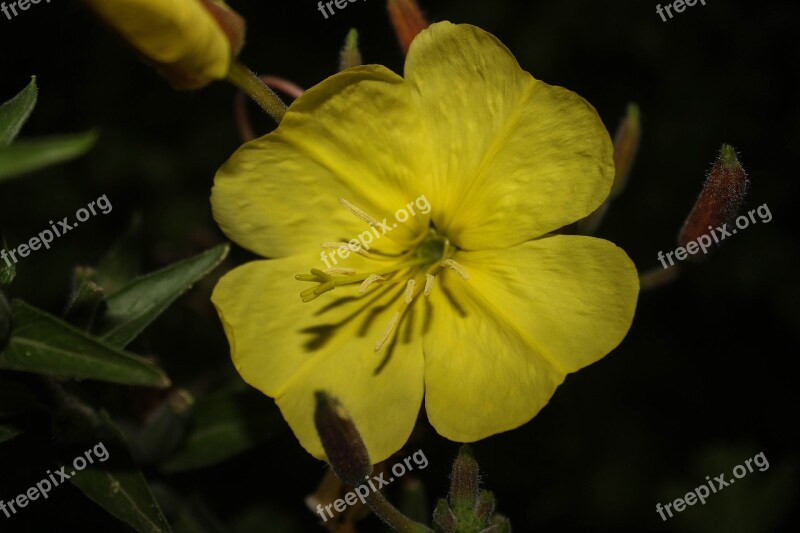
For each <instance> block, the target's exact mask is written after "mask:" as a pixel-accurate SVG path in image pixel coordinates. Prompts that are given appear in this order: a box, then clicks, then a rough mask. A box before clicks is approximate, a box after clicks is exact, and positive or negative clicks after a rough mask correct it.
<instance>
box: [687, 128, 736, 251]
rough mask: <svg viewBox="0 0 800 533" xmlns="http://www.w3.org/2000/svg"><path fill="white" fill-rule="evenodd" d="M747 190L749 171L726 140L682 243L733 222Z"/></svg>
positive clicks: (695, 205) (688, 220) (690, 217)
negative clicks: (746, 171) (746, 170)
mask: <svg viewBox="0 0 800 533" xmlns="http://www.w3.org/2000/svg"><path fill="white" fill-rule="evenodd" d="M746 194H747V174H746V173H745V171H744V168H742V165H741V164H739V161H738V159H737V158H736V152H735V151H734V149H733V147H731V146H730V145H727V144H723V145H722V149H721V150H720V154H719V157H718V158H717V161H716V162H715V163H714V166H713V167H712V168H711V172H710V173H709V175H708V178H707V179H706V182H705V185H704V186H703V190H702V191H701V192H700V196H699V197H698V198H697V202H695V204H694V208H692V211H691V212H690V213H689V216H688V217H687V218H686V222H684V224H683V228H682V229H681V232H680V234H679V236H678V244H680V245H681V246H684V247H685V246H686V244H687V243H689V242H691V241H694V240H697V239H698V238H699V237H701V236H703V235H706V234H708V233H709V232H710V231H712V229H716V228H717V227H720V226H722V225H723V224H731V223H732V222H733V219H734V218H735V217H736V214H737V213H738V212H739V208H740V207H741V205H742V202H743V201H744V197H745V195H746ZM709 226H710V227H711V229H709ZM690 257H691V256H690ZM697 257H701V256H699V255H698V256H697Z"/></svg>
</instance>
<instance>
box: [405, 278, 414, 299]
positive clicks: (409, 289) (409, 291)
mask: <svg viewBox="0 0 800 533" xmlns="http://www.w3.org/2000/svg"><path fill="white" fill-rule="evenodd" d="M416 285H417V282H416V281H414V280H413V279H410V280H408V283H406V293H405V294H404V295H403V301H405V302H406V304H410V303H411V301H412V300H413V299H414V287H416Z"/></svg>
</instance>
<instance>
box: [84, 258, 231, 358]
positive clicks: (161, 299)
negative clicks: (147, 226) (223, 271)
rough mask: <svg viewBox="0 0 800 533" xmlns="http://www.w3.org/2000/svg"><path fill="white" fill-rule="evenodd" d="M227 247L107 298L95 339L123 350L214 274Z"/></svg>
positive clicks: (129, 286) (133, 283)
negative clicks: (207, 276)
mask: <svg viewBox="0 0 800 533" xmlns="http://www.w3.org/2000/svg"><path fill="white" fill-rule="evenodd" d="M229 249H230V246H229V245H227V244H221V245H219V246H217V247H216V248H212V249H211V250H207V251H205V252H203V253H202V254H200V255H197V256H195V257H191V258H189V259H185V260H183V261H180V262H178V263H175V264H173V265H170V266H168V267H167V268H164V269H162V270H159V271H157V272H153V273H151V274H147V275H146V276H142V277H140V278H137V279H136V280H134V281H132V282H131V283H129V284H128V285H126V286H125V287H123V288H122V289H120V290H118V291H117V292H115V293H114V294H111V295H110V296H108V298H106V305H107V310H106V314H105V315H104V317H103V320H102V321H101V326H100V328H99V330H98V336H99V337H101V338H102V339H103V340H104V341H105V342H106V343H108V344H109V345H111V346H115V347H117V348H124V347H125V346H127V345H128V344H129V343H130V342H131V341H132V340H133V339H135V338H136V337H137V336H138V335H139V334H140V333H141V332H142V330H144V328H145V327H147V326H148V325H149V324H150V323H151V322H152V321H154V320H155V319H156V318H158V316H159V315H160V314H161V313H163V312H164V310H166V309H167V307H169V305H170V304H171V303H172V302H174V301H175V299H177V298H178V296H180V295H181V294H183V293H184V292H186V291H187V290H189V288H191V286H192V284H194V283H195V282H196V281H198V280H200V279H202V278H203V277H204V276H205V275H206V274H208V273H209V272H211V271H212V270H214V269H215V268H216V267H217V265H219V264H220V263H221V262H222V261H223V260H224V259H225V257H226V256H227V255H228V250H229Z"/></svg>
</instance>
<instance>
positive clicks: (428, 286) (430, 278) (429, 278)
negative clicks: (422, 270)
mask: <svg viewBox="0 0 800 533" xmlns="http://www.w3.org/2000/svg"><path fill="white" fill-rule="evenodd" d="M435 280H436V276H434V275H433V274H425V290H424V291H422V294H424V295H425V297H426V298H427V297H428V296H430V294H431V291H432V290H433V282H434V281H435Z"/></svg>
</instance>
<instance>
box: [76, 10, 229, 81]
mask: <svg viewBox="0 0 800 533" xmlns="http://www.w3.org/2000/svg"><path fill="white" fill-rule="evenodd" d="M86 3H87V5H88V6H89V7H90V8H91V9H92V10H93V11H95V12H96V13H97V14H98V15H99V16H100V17H101V18H102V19H103V20H105V21H106V22H107V23H108V24H109V25H110V26H111V27H112V28H114V29H115V30H116V31H117V32H119V33H120V35H121V36H122V37H123V38H124V39H125V40H126V41H127V42H128V43H130V44H131V45H132V46H133V47H134V48H135V49H136V50H137V51H138V52H139V53H140V54H141V55H142V56H143V57H144V58H145V59H147V60H148V61H150V62H152V63H153V64H154V65H155V66H156V68H157V69H158V70H159V72H161V74H162V75H163V76H164V77H165V78H167V79H168V80H169V81H170V83H172V85H173V86H174V87H176V88H178V89H197V88H200V87H203V86H205V85H207V84H208V83H210V82H211V81H213V80H219V79H223V78H225V77H226V75H227V74H228V70H229V68H230V64H231V59H232V57H235V56H236V55H237V54H238V53H239V50H240V49H241V47H242V44H243V40H244V20H243V19H242V18H241V17H240V16H239V15H238V14H237V13H236V12H234V11H233V10H231V9H230V8H229V7H227V5H226V4H225V3H224V2H223V1H221V0H114V1H109V0H86Z"/></svg>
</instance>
